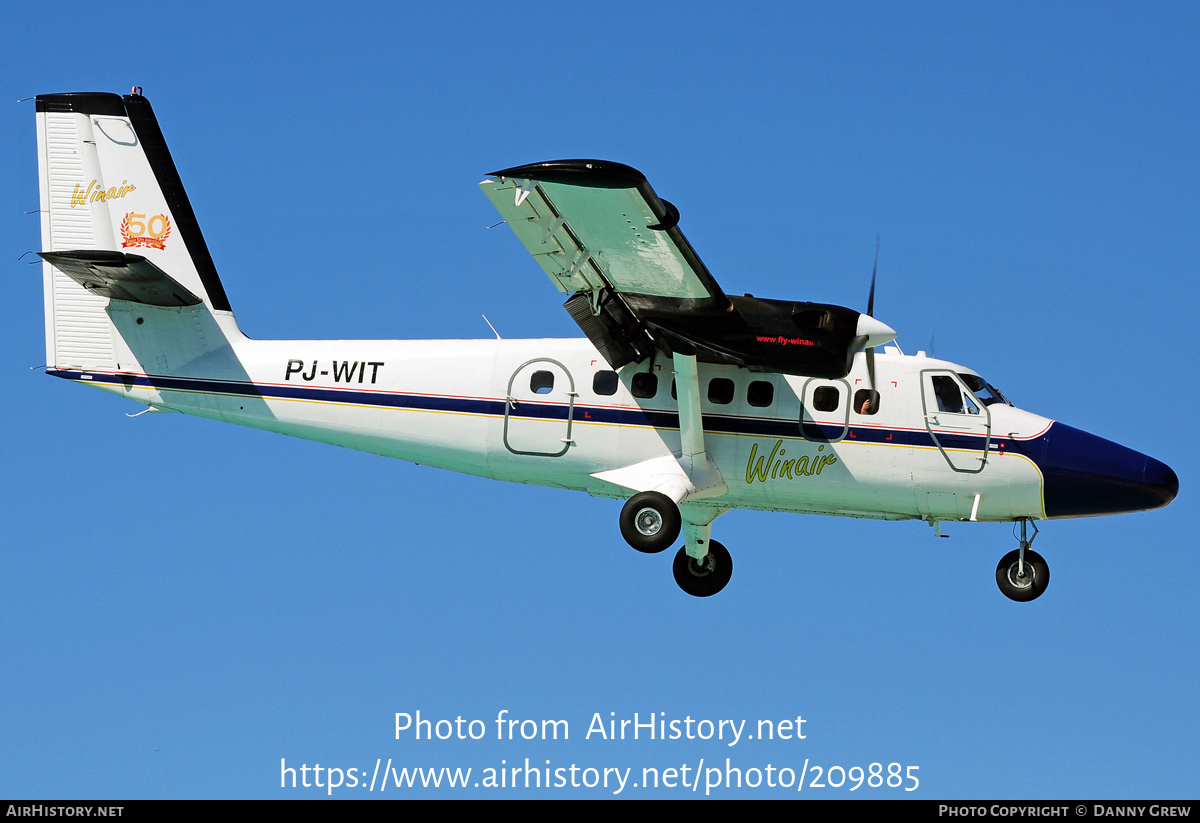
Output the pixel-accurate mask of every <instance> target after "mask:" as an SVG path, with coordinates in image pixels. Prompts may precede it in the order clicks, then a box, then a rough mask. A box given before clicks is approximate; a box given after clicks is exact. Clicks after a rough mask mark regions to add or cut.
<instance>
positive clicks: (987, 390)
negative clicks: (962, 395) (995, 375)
mask: <svg viewBox="0 0 1200 823" xmlns="http://www.w3.org/2000/svg"><path fill="white" fill-rule="evenodd" d="M958 376H959V377H960V378H961V379H962V381H963V382H964V383H966V384H967V388H968V389H970V390H971V392H972V393H973V394H974V395H975V396H976V397H978V398H979V401H980V402H981V403H983V405H985V406H990V405H992V404H993V403H1003V404H1005V405H1006V406H1011V405H1012V403H1009V402H1008V398H1007V397H1005V396H1004V395H1003V394H1001V393H1000V390H999V389H997V388H996V387H995V386H993V385H992V384H991V383H989V382H987V381H986V380H984V379H983V378H982V377H980V376H979V375H977V374H961V373H960V374H959V375H958Z"/></svg>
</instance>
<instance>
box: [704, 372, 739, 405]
mask: <svg viewBox="0 0 1200 823" xmlns="http://www.w3.org/2000/svg"><path fill="white" fill-rule="evenodd" d="M708 400H709V402H710V403H716V404H717V405H718V406H726V405H728V404H730V403H732V402H733V381H732V380H730V379H729V378H728V377H714V378H713V379H712V380H709V381H708Z"/></svg>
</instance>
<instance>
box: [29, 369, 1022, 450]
mask: <svg viewBox="0 0 1200 823" xmlns="http://www.w3.org/2000/svg"><path fill="white" fill-rule="evenodd" d="M47 373H48V374H52V375H54V376H56V377H62V378H65V379H67V380H82V381H83V382H88V383H104V384H107V385H112V386H120V385H125V386H133V387H137V388H146V389H155V390H160V391H181V392H199V393H206V394H227V395H235V396H241V397H259V398H263V399H279V400H305V401H317V402H325V403H342V404H351V405H363V406H376V407H385V408H394V409H407V410H412V411H436V412H453V413H459V414H476V415H484V416H492V417H503V416H504V414H505V405H506V403H505V401H504V400H497V399H490V398H470V397H453V396H445V395H427V394H401V393H397V392H384V391H356V390H354V389H342V388H336V389H334V388H323V387H318V386H299V385H295V386H286V385H279V384H261V383H249V382H243V381H232V380H208V379H199V378H188V377H165V376H147V375H140V374H111V373H97V372H79V371H66V370H58V369H51V370H48V371H47ZM84 375H87V379H86V380H85V379H84ZM510 414H511V415H512V416H519V417H522V418H533V419H540V420H564V421H565V420H566V419H567V416H568V414H571V416H572V419H573V420H574V421H575V422H576V423H599V424H608V425H617V426H649V427H653V428H656V429H678V428H679V414H678V413H677V412H673V411H668V410H662V409H629V408H614V407H611V406H585V405H576V406H575V407H574V410H573V414H572V411H571V407H570V406H568V405H566V404H563V403H546V402H540V401H530V400H522V401H520V402H519V403H518V404H517V406H516V408H515V409H513V410H512V411H511V412H510ZM704 428H705V431H707V432H711V433H714V434H738V435H753V436H761V437H805V439H808V440H817V441H820V440H822V438H824V439H825V441H826V442H827V441H829V440H832V439H834V438H840V439H841V440H842V441H845V442H851V443H879V444H885V445H889V446H913V447H922V448H937V447H938V443H937V442H936V441H935V440H934V439H933V436H932V435H931V434H930V432H929V431H928V430H913V429H896V428H884V427H875V426H871V427H867V426H850V427H849V429H848V430H847V429H845V428H844V427H843V426H840V425H817V424H813V423H806V424H805V425H804V430H805V431H804V432H801V427H800V424H799V421H797V420H791V419H779V418H765V417H735V416H731V415H720V414H712V413H706V414H705V415H704ZM818 429H819V430H820V436H818V433H817V430H818ZM843 431H844V432H845V437H841V435H842V433H843ZM938 438H939V440H940V441H941V446H942V447H943V448H954V449H976V450H979V451H982V450H983V449H985V448H986V447H987V443H988V438H987V436H986V435H982V434H970V433H966V432H946V431H939V432H938ZM1033 442H1036V441H1033ZM990 443H991V445H992V447H993V448H995V449H996V450H997V451H1002V450H1008V449H1012V450H1015V451H1017V452H1018V453H1022V454H1026V456H1029V457H1031V458H1032V457H1033V454H1032V453H1031V452H1032V449H1031V448H1030V446H1031V444H1028V443H1022V441H1019V440H1016V439H1013V438H1008V437H996V436H995V435H992V437H991V439H990Z"/></svg>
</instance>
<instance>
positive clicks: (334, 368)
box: [283, 360, 384, 383]
mask: <svg viewBox="0 0 1200 823" xmlns="http://www.w3.org/2000/svg"><path fill="white" fill-rule="evenodd" d="M320 362H322V361H319V360H314V361H312V365H311V366H309V367H308V373H307V374H305V372H304V365H305V364H304V361H303V360H289V361H288V362H287V369H286V370H285V371H284V373H283V379H284V380H289V381H290V380H291V379H292V375H293V374H298V375H300V379H301V380H307V381H310V382H311V381H312V380H315V379H316V378H317V376H318V372H317V364H318V363H320ZM328 362H329V368H328V369H323V370H321V372H320V373H319V374H320V376H321V377H328V376H329V374H330V372H332V373H333V382H334V383H363V382H365V381H366V378H367V376H368V375H367V369H368V368H370V369H371V374H370V377H371V382H372V383H374V382H375V378H376V377H378V376H379V367H380V366H382V365H384V362H383V361H382V360H361V361H360V360H354V361H350V360H342V361H338V360H330V361H328Z"/></svg>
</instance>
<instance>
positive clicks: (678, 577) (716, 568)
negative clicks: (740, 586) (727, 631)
mask: <svg viewBox="0 0 1200 823" xmlns="http://www.w3.org/2000/svg"><path fill="white" fill-rule="evenodd" d="M671 570H672V571H673V572H674V573H675V582H676V583H678V584H679V588H681V589H683V590H684V591H685V592H687V593H688V594H690V595H692V596H693V597H708V596H709V595H713V594H716V593H717V592H719V591H720V590H721V589H723V588H725V584H726V583H728V582H729V578H730V577H731V576H732V575H733V558H732V557H730V556H729V551H728V550H727V549H726V548H725V547H724V546H722V545H721V544H720V543H718V542H717V541H716V540H710V541H708V554H706V555H705V556H704V559H703V560H699V561H698V560H696V559H695V558H694V557H692V556H690V555H689V554H688V553H687V548H686V547H685V548H682V549H680V550H679V554H677V555H675V565H674V566H673V567H672V569H671Z"/></svg>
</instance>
